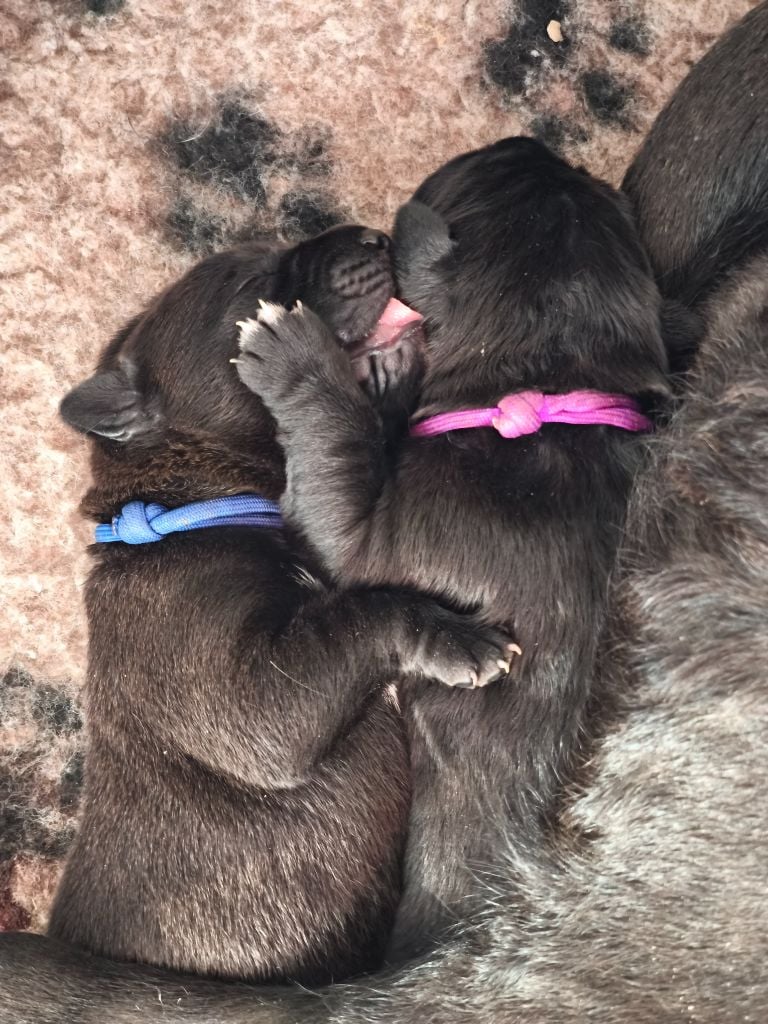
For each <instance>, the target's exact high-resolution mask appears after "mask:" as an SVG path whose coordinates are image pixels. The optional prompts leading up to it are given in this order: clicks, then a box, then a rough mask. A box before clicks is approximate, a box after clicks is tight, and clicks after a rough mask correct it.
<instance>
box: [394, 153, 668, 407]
mask: <svg viewBox="0 0 768 1024" xmlns="http://www.w3.org/2000/svg"><path fill="white" fill-rule="evenodd" d="M394 253H395V268H396V276H397V279H398V284H399V288H400V294H401V295H402V298H403V300H404V301H405V302H406V303H408V304H409V305H412V306H414V307H415V308H416V309H417V310H419V312H421V313H423V314H424V315H425V317H426V320H427V326H428V336H429V342H428V345H429V355H430V361H431V363H432V365H433V367H434V369H435V372H439V373H440V374H443V375H445V376H452V377H453V378H455V379H456V380H457V381H458V380H459V379H460V378H461V377H462V376H463V377H464V379H465V380H466V381H467V385H468V387H467V393H468V395H469V394H472V393H473V392H475V391H477V392H478V393H479V392H485V391H488V390H489V389H490V390H493V389H494V388H496V389H498V388H499V387H500V386H501V387H504V386H521V385H522V386H533V387H540V388H544V389H558V390H570V389H571V388H578V387H596V388H602V389H604V390H622V391H625V392H627V393H629V394H644V393H650V394H659V393H662V394H666V393H667V391H668V386H667V383H666V357H665V353H664V347H663V345H662V341H661V335H660V299H659V295H658V292H657V289H656V286H655V284H654V282H653V279H652V276H651V273H650V268H649V265H648V261H647V259H646V257H645V254H644V252H643V250H642V247H641V246H640V243H639V241H638V238H637V234H636V231H635V227H634V224H633V222H632V218H631V214H630V211H629V207H628V204H627V202H626V200H625V199H624V198H623V197H622V196H620V195H619V194H618V193H617V192H616V191H615V190H613V189H612V188H610V187H609V186H608V185H606V184H604V183H603V182H600V181H597V180H595V179H594V178H592V177H591V176H590V175H589V174H587V173H586V171H584V170H581V169H577V168H573V167H571V166H570V165H569V164H567V163H565V161H563V160H561V159H560V158H559V157H556V156H555V155H554V154H552V153H550V152H549V150H548V149H547V148H546V147H545V146H543V145H541V144H540V143H538V142H536V141H534V140H533V139H524V138H512V139H504V140H502V141H501V142H498V143H496V144H495V145H492V146H488V147H486V148H485V149H481V150H477V151H475V152H472V153H467V154H465V155H464V156H461V157H458V158H457V159H455V160H453V161H451V162H450V163H448V164H446V165H445V166H444V167H442V168H441V169H440V170H438V171H437V172H436V173H435V174H433V175H432V176H431V177H429V178H427V180H426V181H425V182H424V183H423V184H422V185H421V187H420V188H419V189H418V190H417V192H416V193H415V195H414V197H413V200H412V201H411V202H410V203H408V204H406V205H405V206H404V207H403V208H402V209H401V210H400V212H399V214H398V217H397V221H396V225H395V232H394Z"/></svg>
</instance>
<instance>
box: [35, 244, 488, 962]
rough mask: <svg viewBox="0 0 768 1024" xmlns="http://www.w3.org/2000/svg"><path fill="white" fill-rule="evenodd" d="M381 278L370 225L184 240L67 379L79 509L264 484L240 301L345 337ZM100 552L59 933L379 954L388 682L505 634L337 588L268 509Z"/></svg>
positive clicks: (140, 949)
mask: <svg viewBox="0 0 768 1024" xmlns="http://www.w3.org/2000/svg"><path fill="white" fill-rule="evenodd" d="M391 294H392V274H391V269H390V261H389V253H388V240H387V239H386V238H385V237H384V236H382V235H380V233H378V232H374V231H370V230H368V229H362V228H354V227H345V228H339V229H336V230H334V231H332V232H329V233H328V234H326V235H323V236H321V237H319V238H317V239H314V240H313V241H311V242H306V243H303V244H302V245H299V246H296V247H295V248H293V249H285V250H274V249H269V248H266V249H265V248H263V247H258V246H253V245H252V246H244V247H243V248H241V249H240V250H237V251H233V252H229V253H225V254H222V255H219V256H216V257H213V258H211V259H209V260H207V261H205V262H203V263H201V264H200V265H199V266H198V267H196V268H195V269H193V270H192V271H191V272H190V273H189V274H187V276H186V277H185V278H184V279H183V280H182V281H180V282H179V283H178V284H176V285H174V286H173V287H172V288H170V289H169V290H168V291H167V292H166V293H165V294H164V295H162V296H161V297H160V298H159V299H158V300H156V301H155V302H154V303H153V304H152V305H151V306H150V308H149V309H148V310H147V311H146V312H145V313H144V314H143V315H142V316H140V317H139V318H137V319H136V320H135V321H133V322H131V323H130V324H129V325H128V326H127V327H126V328H125V329H124V330H123V331H122V332H121V333H120V334H119V335H118V336H117V337H116V338H115V339H114V341H113V342H112V343H111V344H110V345H109V346H108V348H107V350H106V352H105V353H104V355H103V357H102V360H101V363H100V366H99V369H98V371H97V372H96V374H95V375H94V376H93V377H91V378H89V379H88V380H87V381H85V382H84V383H83V384H81V385H80V386H79V387H77V388H75V389H74V391H72V392H71V393H70V394H69V395H68V396H67V397H66V398H65V399H64V401H63V402H62V405H61V411H62V415H63V416H64V418H65V420H66V421H67V422H68V423H69V424H71V425H72V426H74V427H76V428H77V429H78V430H81V431H83V432H87V433H89V434H91V435H93V436H94V437H95V438H96V439H97V440H96V444H95V446H94V449H93V461H92V464H93V472H94V486H93V487H92V489H91V491H90V492H89V494H88V496H87V498H86V499H85V502H84V506H83V507H84V511H85V512H86V514H87V515H89V516H90V517H92V518H94V519H97V520H101V521H105V520H107V521H108V520H109V518H110V517H111V516H112V515H114V514H115V513H116V512H118V510H119V509H120V508H121V506H122V505H123V504H124V503H125V502H126V501H128V500H132V499H142V500H145V501H157V502H160V503H161V504H164V505H166V506H168V507H173V506H176V505H180V504H184V503H186V502H189V501H196V500H201V499H205V498H211V497H219V496H222V495H226V494H236V493H249V492H250V493H253V492H256V493H262V494H264V495H265V496H267V497H271V498H276V497H278V496H279V494H280V491H281V489H282V486H283V462H282V455H281V453H280V450H279V448H278V446H277V444H276V442H275V439H274V428H273V425H272V423H271V421H270V419H269V416H268V414H267V412H266V410H265V409H264V407H263V405H262V404H261V403H260V402H259V401H258V399H256V398H255V397H254V396H253V395H252V394H251V393H250V392H249V391H248V390H247V389H246V388H245V387H243V385H242V384H241V383H240V381H239V380H238V379H237V375H236V373H235V370H234V367H233V366H231V365H230V361H231V357H233V356H235V354H236V353H237V327H236V321H237V320H238V318H240V317H242V316H244V315H245V313H246V312H250V310H252V309H253V308H254V305H255V304H256V301H257V299H258V298H264V297H269V298H272V299H275V300H277V301H281V302H285V303H287V304H290V303H292V302H293V301H294V300H296V299H298V298H302V297H303V298H305V299H307V300H309V301H312V302H313V303H314V304H318V305H319V306H321V308H322V309H323V312H324V314H325V315H326V316H327V318H328V322H329V323H331V324H332V325H333V327H334V330H335V331H336V336H337V340H338V342H341V343H344V344H350V343H353V342H355V341H357V340H359V339H360V338H363V337H364V336H365V335H366V334H367V333H368V332H369V331H370V330H371V329H372V328H373V326H374V324H375V322H376V320H377V319H378V317H379V314H380V313H381V311H382V309H383V308H384V306H385V305H386V303H387V301H388V300H389V298H390V296H391ZM93 558H94V568H93V569H92V571H91V574H90V577H89V580H88V584H87V587H86V607H87V612H88V620H89V668H88V680H87V710H88V722H89V743H88V755H87V763H86V773H85V774H86V785H85V793H84V800H83V810H82V821H81V826H80V831H79V834H78V837H77V839H76V842H75V844H74V847H73V849H72V851H71V854H70V857H69V859H68V861H67V865H66V868H65V872H64V876H63V879H62V882H61V885H60V887H59V890H58V893H57V896H56V899H55V903H54V907H53V911H52V916H51V924H50V933H51V935H53V936H56V937H58V938H61V939H65V940H67V941H68V942H72V943H74V944H76V945H80V946H83V947H85V948H87V949H89V950H92V951H95V952H99V953H103V954H105V955H110V956H114V957H116V958H119V959H128V960H131V959H137V960H144V961H146V962H148V963H157V964H160V965H166V966H173V967H176V968H179V969H187V970H195V971H197V972H198V973H200V974H216V975H222V976H228V977H232V976H234V977H245V978H254V979H263V978H265V977H272V978H276V977H279V978H294V979H302V980H304V981H318V980H321V979H330V978H338V977H340V976H344V975H348V974H350V973H354V972H356V971H360V970H363V969H365V968H370V967H372V966H373V965H375V964H376V963H377V961H378V959H379V957H380V954H381V947H382V944H383V942H384V940H385V938H386V934H387V930H388V926H389V923H390V921H391V918H392V914H393V911H394V906H395V902H396V899H397V896H398V893H399V885H400V860H401V853H402V842H403V836H404V828H405V820H406V814H407V808H408V790H409V785H408V771H407V755H406V749H405V744H404V735H403V728H402V724H401V718H400V714H399V711H398V709H397V706H396V703H395V701H394V699H393V697H392V695H391V693H390V692H389V691H388V690H387V686H386V684H388V683H389V682H391V681H392V680H393V679H394V678H396V677H397V675H398V674H400V673H403V674H406V675H407V674H409V673H411V672H413V673H416V674H417V675H421V674H426V675H428V676H429V677H431V678H432V679H439V680H442V681H443V682H446V683H450V684H452V685H461V684H463V683H465V682H468V681H469V680H470V678H471V677H472V675H473V673H474V674H475V675H476V676H477V677H478V678H479V680H480V681H482V680H484V679H485V678H486V677H487V676H488V675H494V674H497V673H498V667H497V665H496V661H497V659H498V658H499V657H500V652H501V650H502V648H503V640H502V638H501V635H500V634H499V633H498V632H497V631H494V630H491V629H488V628H480V627H479V626H476V625H475V624H474V623H473V622H471V621H468V620H465V619H462V618H459V617H457V616H456V615H454V614H453V613H451V612H448V611H444V610H443V609H441V608H439V607H437V606H435V605H434V603H433V602H432V601H430V600H428V599H426V598H421V597H418V596H416V595H411V594H402V593H401V594H398V593H395V592H394V591H383V590H378V591H372V590H363V589H360V588H358V589H357V590H356V591H354V592H348V593H340V592H338V591H337V590H334V589H333V588H332V587H330V586H329V585H328V583H327V581H326V580H325V579H324V577H323V576H322V575H321V573H320V572H319V570H318V569H317V567H316V566H315V565H314V564H313V562H312V561H311V560H310V559H308V558H307V557H306V556H305V554H304V552H303V549H302V547H301V546H300V545H299V544H297V543H295V542H294V540H293V538H292V537H291V536H290V534H288V533H286V534H283V533H280V532H275V531H273V530H266V529H261V528H235V527H229V528H227V527H222V528H216V529H207V530H201V531H197V532H194V533H188V534H182V535H175V536H171V537H168V538H166V539H164V540H163V541H162V542H161V543H159V544H152V545H145V546H141V547H138V548H137V547H131V546H128V545H123V544H119V543H118V544H114V545H106V546H100V547H96V548H94V549H93ZM433 685H434V683H433ZM61 717H62V716H61V715H59V716H58V717H57V719H56V724H57V727H58V726H59V725H61V727H62V728H63V727H64V724H65V722H64V720H63V719H62V721H61V722H59V718H61Z"/></svg>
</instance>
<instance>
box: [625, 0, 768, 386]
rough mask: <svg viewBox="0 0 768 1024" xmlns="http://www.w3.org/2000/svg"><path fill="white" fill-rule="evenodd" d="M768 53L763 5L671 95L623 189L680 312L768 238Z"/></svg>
mask: <svg viewBox="0 0 768 1024" xmlns="http://www.w3.org/2000/svg"><path fill="white" fill-rule="evenodd" d="M767 49H768V4H765V3H760V4H758V5H757V7H756V8H755V9H754V10H753V11H751V12H750V13H749V14H748V15H747V16H746V17H745V18H744V20H743V21H741V22H739V24H738V25H736V27H735V28H734V29H733V30H732V31H730V32H729V33H728V34H727V35H726V36H724V37H723V39H722V40H721V41H720V42H718V43H717V44H716V45H715V46H714V47H713V48H712V50H710V52H709V53H708V54H707V55H706V56H705V57H704V58H703V59H702V60H701V61H700V62H699V63H698V64H697V65H696V66H695V67H694V68H693V70H692V71H691V72H690V74H689V75H688V77H687V78H686V79H685V81H684V82H683V83H682V85H681V86H680V87H679V89H678V90H677V91H676V92H675V93H674V95H673V96H672V99H671V100H670V101H669V103H668V104H667V106H666V108H665V109H664V110H663V111H662V112H661V114H660V115H659V117H658V118H657V120H656V122H655V123H654V125H653V127H652V129H651V131H650V132H649V134H648V138H647V139H646V141H645V143H644V144H643V147H642V148H641V150H640V152H639V153H638V155H637V156H636V158H635V160H634V162H633V163H632V166H631V167H630V168H629V170H628V171H627V174H626V177H625V179H624V183H623V185H622V188H623V189H624V191H625V192H626V193H627V194H628V195H629V197H630V199H631V200H632V203H633V205H634V207H635V209H636V211H637V218H638V228H639V231H640V236H641V238H642V240H643V242H644V244H645V246H646V248H647V249H648V252H649V253H650V257H651V263H652V265H653V269H654V272H655V274H656V277H657V280H658V282H659V287H660V288H661V291H662V294H663V295H666V296H670V297H672V298H674V299H676V300H677V301H679V302H681V303H683V304H684V305H686V306H690V307H695V306H697V305H700V304H701V303H702V302H705V301H706V299H707V297H708V296H709V295H710V294H711V292H712V291H713V289H715V288H716V287H718V285H719V284H720V283H721V281H722V279H723V277H724V276H726V275H727V274H729V273H730V274H733V273H735V272H736V273H737V272H738V269H739V267H740V266H741V264H742V262H743V261H744V260H745V259H747V258H749V256H750V255H751V254H753V253H755V252H757V251H761V250H762V248H763V247H764V245H765V239H766V237H768V102H766V101H767V100H768V87H767V86H766V75H765V53H766V50H767ZM690 355H691V353H690V352H684V353H682V356H681V358H680V360H679V362H680V363H681V366H682V367H683V368H684V367H685V366H687V365H689V364H690Z"/></svg>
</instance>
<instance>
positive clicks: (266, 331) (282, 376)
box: [234, 300, 333, 404]
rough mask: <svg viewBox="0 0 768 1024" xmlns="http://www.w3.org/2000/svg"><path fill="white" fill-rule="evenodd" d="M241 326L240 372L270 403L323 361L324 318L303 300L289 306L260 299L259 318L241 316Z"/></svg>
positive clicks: (241, 376) (244, 379)
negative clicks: (302, 302) (303, 303)
mask: <svg viewBox="0 0 768 1024" xmlns="http://www.w3.org/2000/svg"><path fill="white" fill-rule="evenodd" d="M237 326H238V328H239V329H240V340H239V346H240V355H239V357H238V358H237V359H235V360H234V362H235V363H236V365H237V373H238V376H239V377H240V380H241V381H242V382H243V384H245V385H246V387H248V388H250V390H251V391H254V392H255V393H256V394H258V395H260V396H261V397H262V398H263V399H264V400H265V401H266V402H267V403H268V404H270V403H271V402H274V401H278V400H279V399H280V398H281V397H282V396H283V395H284V394H285V393H286V391H289V390H290V389H291V388H292V386H294V385H295V384H296V383H297V382H299V381H301V380H302V379H304V378H305V376H306V375H307V374H308V373H310V372H311V369H312V366H313V365H317V364H318V363H319V361H320V360H321V358H322V353H323V345H324V344H325V342H326V335H328V330H327V328H326V327H325V325H324V324H323V322H322V320H320V319H319V318H318V317H317V316H315V314H314V313H312V312H311V311H310V310H308V309H306V308H305V307H304V306H303V305H302V304H301V302H297V303H296V304H295V306H294V307H293V308H292V309H290V310H288V309H286V308H285V307H284V306H281V305H279V303H276V302H265V301H263V300H260V301H259V310H258V312H257V314H256V316H255V318H249V319H247V320H240V321H238V323H237ZM331 343H333V339H332V338H331Z"/></svg>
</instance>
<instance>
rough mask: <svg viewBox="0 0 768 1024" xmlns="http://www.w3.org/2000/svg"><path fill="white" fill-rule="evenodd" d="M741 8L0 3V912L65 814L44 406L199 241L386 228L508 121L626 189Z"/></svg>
mask: <svg viewBox="0 0 768 1024" xmlns="http://www.w3.org/2000/svg"><path fill="white" fill-rule="evenodd" d="M754 5H755V3H754V0H647V2H643V0H615V2H612V0H559V2H558V0H552V2H548V0H518V2H513V3H511V4H508V3H505V2H502V0H488V2H485V3H481V2H479V0H402V2H395V0H250V2H249V0H242V2H239V3H232V2H231V0H196V2H195V3H187V2H183V0H86V2H82V0H56V2H42V0H2V2H1V3H0V306H1V308H2V334H1V335H0V337H1V338H2V340H1V341H0V353H1V354H0V395H2V412H3V416H2V427H3V432H2V437H0V480H1V481H2V492H1V493H0V530H1V532H0V567H1V568H2V582H3V606H2V612H1V613H0V614H1V615H2V618H1V619H0V929H2V928H13V927H29V928H34V929H40V928H42V927H44V925H45V918H46V912H47V908H48V905H49V901H50V896H51V891H52V887H53V886H54V884H55V880H56V878H57V872H58V870H59V865H60V861H61V857H62V856H63V854H64V853H65V851H66V848H67V845H68V843H69V840H70V837H71V835H72V831H73V828H74V827H75V817H76V811H77V803H78V794H79V789H80V784H81V780H82V772H83V760H82V749H83V742H84V733H83V721H82V717H81V712H80V711H79V709H78V704H77V698H78V690H79V687H80V685H81V680H82V676H83V666H84V660H85V644H84V623H83V614H82V608H81V590H80V588H81V585H82V581H83V578H84V576H85V573H86V571H87V559H86V557H85V556H84V549H85V545H86V543H87V542H88V539H89V529H88V528H87V527H86V526H85V525H84V524H83V523H81V522H80V520H79V518H78V515H77V513H76V511H75V508H76V504H77V501H78V499H79V497H80V495H81V493H82V491H83V490H84V488H85V485H86V458H85V455H86V448H85V444H84V443H83V442H82V441H81V440H79V439H78V438H76V437H74V436H73V435H71V434H70V433H69V432H68V431H67V430H66V429H65V428H64V427H63V426H62V425H61V424H60V423H59V422H58V421H57V418H56V407H57V404H58V401H59V399H60V398H61V396H62V394H63V393H64V392H65V391H66V389H67V388H69V387H70V386H71V385H72V384H73V383H75V382H76V381H78V380H79V379H80V378H81V377H82V376H83V375H85V374H86V373H87V372H88V371H89V368H90V367H91V366H92V364H93V361H94V358H95V356H96V353H97V352H98V350H99V347H100V346H101V345H102V343H103V342H104V341H105V340H106V339H107V338H108V336H109V335H110V333H111V332H112V331H114V330H115V328H116V327H118V326H119V325H120V324H121V322H122V321H124V320H125V319H126V318H128V317H129V316H130V315H131V314H132V313H134V312H136V311H137V310H138V309H139V307H140V306H141V305H142V303H144V302H146V300H147V299H148V298H149V297H150V296H151V295H152V294H153V293H154V292H155V291H157V290H158V289H159V288H160V287H162V286H163V285H165V284H166V283H168V282H169V281H170V280H171V279H173V278H174V277H175V276H177V275H178V274H179V273H180V272H181V271H183V270H184V269H185V268H186V267H187V266H189V264H190V263H191V262H192V261H193V260H194V259H195V258H196V257H197V256H198V255H200V254H202V253H204V252H206V251H210V249H212V248H216V247H221V246H224V245H226V244H227V243H228V242H231V241H233V240H235V239H236V238H238V237H239V236H241V235H242V234H243V233H253V232H265V233H277V234H279V235H282V236H285V237H298V236H300V235H301V234H304V233H314V232H315V231H317V230H320V229H322V228H324V227H326V226H328V225H329V224H331V223H333V222H334V221H336V220H338V219H351V220H356V221H363V222H366V223H369V224H372V225H376V226H382V227H386V226H387V225H388V224H389V222H390V219H391V216H392V213H393V211H394V210H395V208H396V207H397V205H398V204H399V203H400V202H401V201H402V200H404V199H405V198H406V197H407V196H408V194H409V192H410V191H411V190H412V189H413V188H414V187H415V186H416V185H417V184H418V182H419V181H420V179H421V178H422V177H424V175H426V174H427V173H428V172H429V171H431V170H432V169H433V168H434V167H435V166H436V165H438V164H440V163H441V162H442V161H444V160H445V159H446V158H448V157H451V156H453V155H454V154H456V153H458V152H460V151H462V150H465V149H468V148H471V147H474V146H477V145H480V144H483V143H486V142H488V141H490V140H493V139H495V138H498V137H500V136H503V135H510V134H516V133H526V134H538V135H539V136H540V137H542V138H544V139H545V141H547V142H549V143H550V144H551V145H553V146H555V147H559V148H560V149H562V151H563V152H564V153H565V154H566V155H567V156H569V157H570V158H572V159H574V160H577V161H580V162H583V163H585V164H586V165H587V166H588V167H589V168H590V169H591V170H592V171H594V172H596V173H598V174H600V175H603V176H604V177H607V178H608V179H610V180H611V181H612V182H618V181H619V180H620V178H621V175H622V172H623V169H624V168H625V167H626V165H627V164H628V162H629V160H630V159H631V157H632V155H633V153H634V151H635V149H636V148H637V146H638V145H639V142H640V140H641V138H642V135H643V133H644V132H645V131H646V129H647V128H648V126H649V124H650V122H651V120H652V119H653V117H654V116H655V114H656V113H657V112H658V110H659V109H660V107H661V106H662V104H663V103H664V101H665V99H666V98H667V97H668V96H669V94H670V93H671V91H672V90H673V89H674V87H675V85H676V84H677V82H678V81H679V80H680V79H681V78H682V77H683V75H684V74H685V72H686V70H687V69H688V67H689V66H690V64H691V63H692V62H693V61H695V60H696V59H697V58H698V57H699V56H700V55H701V54H702V53H703V52H704V50H705V49H707V47H708V46H709V45H710V44H711V43H712V41H713V40H714V39H715V38H716V37H717V36H718V35H719V34H720V33H721V32H722V31H723V30H724V28H725V27H726V26H727V25H729V24H730V23H731V22H732V21H734V20H736V19H737V18H739V17H740V16H741V15H743V14H744V13H745V12H746V11H747V10H748V9H749V8H751V7H753V6H754ZM553 23H554V24H553ZM127 770H130V766H128V769H127Z"/></svg>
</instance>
